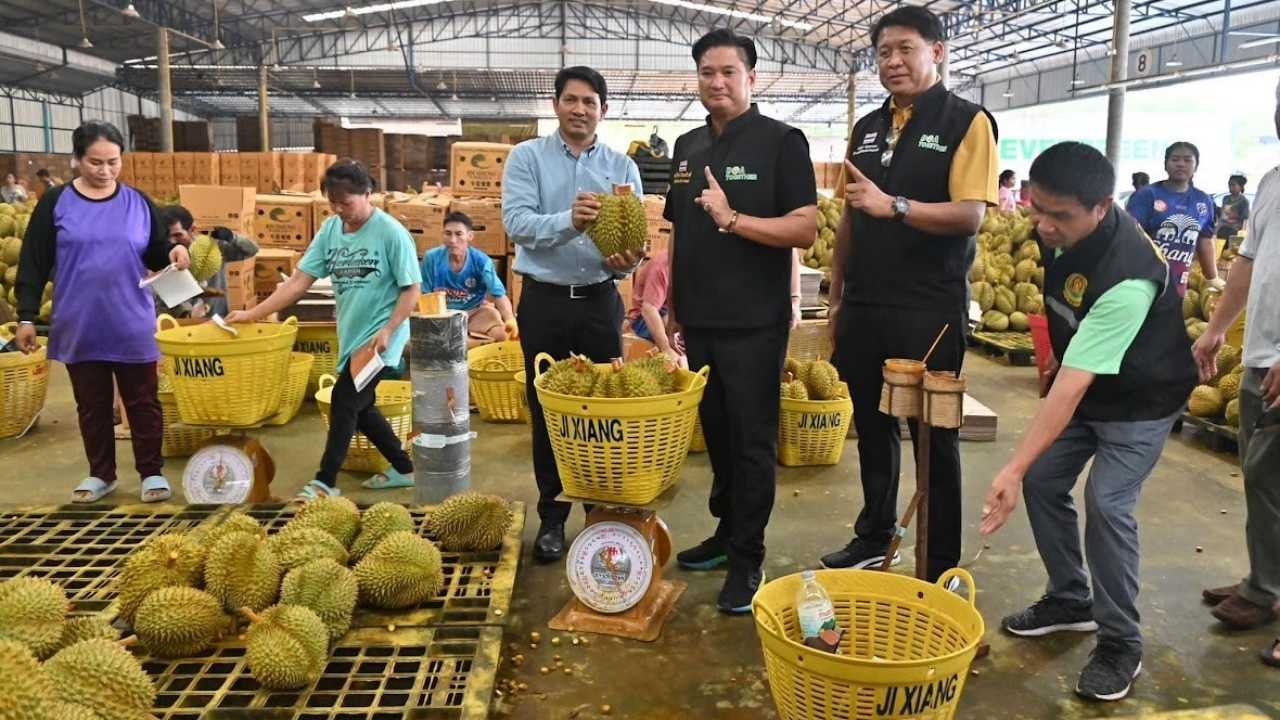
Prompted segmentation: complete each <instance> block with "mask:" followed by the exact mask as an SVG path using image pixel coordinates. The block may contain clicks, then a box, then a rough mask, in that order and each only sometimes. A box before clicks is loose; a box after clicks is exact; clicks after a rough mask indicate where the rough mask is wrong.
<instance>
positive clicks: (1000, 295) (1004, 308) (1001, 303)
mask: <svg viewBox="0 0 1280 720" xmlns="http://www.w3.org/2000/svg"><path fill="white" fill-rule="evenodd" d="M995 293H996V299H995V304H994V305H993V307H994V308H995V309H996V310H999V311H1000V312H1002V313H1004V314H1005V315H1008V314H1009V313H1011V312H1013V311H1014V310H1015V309H1017V305H1018V298H1017V296H1015V295H1014V294H1013V291H1012V290H1010V289H1009V288H1007V287H998V288H996V289H995Z"/></svg>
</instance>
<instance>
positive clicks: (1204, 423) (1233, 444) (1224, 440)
mask: <svg viewBox="0 0 1280 720" xmlns="http://www.w3.org/2000/svg"><path fill="white" fill-rule="evenodd" d="M1217 420H1218V418H1202V417H1196V416H1195V415H1192V414H1191V413H1183V414H1182V420H1181V423H1182V425H1183V426H1184V427H1185V426H1190V427H1191V428H1192V429H1193V430H1195V431H1196V432H1195V433H1194V434H1195V435H1196V436H1197V437H1199V438H1201V439H1203V440H1204V443H1205V444H1206V445H1208V446H1209V448H1210V449H1211V450H1214V451H1215V452H1232V453H1233V452H1235V451H1236V448H1237V447H1238V442H1239V436H1238V435H1237V433H1238V432H1239V430H1238V429H1237V428H1233V427H1231V426H1230V425H1227V424H1226V423H1225V422H1223V423H1221V424H1220V423H1218V422H1216V421H1217ZM1175 427H1176V426H1175ZM1178 429H1180V428H1178Z"/></svg>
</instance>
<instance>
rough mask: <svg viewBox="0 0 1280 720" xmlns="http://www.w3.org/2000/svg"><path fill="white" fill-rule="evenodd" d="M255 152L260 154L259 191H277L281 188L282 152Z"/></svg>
mask: <svg viewBox="0 0 1280 720" xmlns="http://www.w3.org/2000/svg"><path fill="white" fill-rule="evenodd" d="M254 154H255V155H257V156H258V192H260V193H273V192H277V191H278V190H279V188H280V155H281V153H278V152H260V153H254Z"/></svg>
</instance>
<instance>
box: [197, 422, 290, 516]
mask: <svg viewBox="0 0 1280 720" xmlns="http://www.w3.org/2000/svg"><path fill="white" fill-rule="evenodd" d="M275 474H276V464H275V461H274V460H272V459H271V453H269V452H267V449H266V448H265V447H263V446H262V443H260V442H258V441H257V440H256V439H254V438H251V437H249V436H248V435H244V434H242V433H237V434H230V435H215V436H214V437H211V438H209V439H208V440H206V441H205V442H204V444H203V445H202V446H201V447H200V449H198V450H196V451H195V453H194V454H192V456H191V458H190V459H189V460H187V466H186V468H185V469H184V470H183V471H182V492H183V495H185V496H186V498H187V502H188V503H192V504H212V505H240V504H243V503H246V502H250V503H260V502H266V501H267V500H268V498H269V497H270V485H271V481H272V480H273V479H274V478H275Z"/></svg>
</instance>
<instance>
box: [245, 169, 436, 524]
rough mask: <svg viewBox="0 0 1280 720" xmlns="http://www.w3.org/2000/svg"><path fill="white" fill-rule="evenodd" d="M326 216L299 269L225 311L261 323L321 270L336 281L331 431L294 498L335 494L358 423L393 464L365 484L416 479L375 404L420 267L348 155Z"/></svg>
mask: <svg viewBox="0 0 1280 720" xmlns="http://www.w3.org/2000/svg"><path fill="white" fill-rule="evenodd" d="M322 189H323V190H324V194H325V197H326V198H328V200H329V206H330V208H331V209H332V210H333V215H332V216H330V217H329V218H328V219H327V220H325V221H324V224H323V225H321V226H320V229H319V230H318V231H316V237H315V239H314V240H312V241H311V245H310V246H309V247H308V248H307V252H306V253H305V254H304V255H303V256H302V260H301V262H299V263H298V269H297V271H296V272H294V273H293V275H291V276H289V279H288V280H286V281H285V282H283V283H280V284H279V285H278V286H276V290H275V292H273V293H271V296H270V297H268V298H267V299H266V300H263V301H262V302H260V303H258V304H257V305H255V306H254V307H252V308H250V309H248V310H237V311H235V312H233V313H231V314H230V315H228V316H227V322H230V323H251V322H259V321H261V320H262V319H263V318H265V317H267V316H268V315H270V314H271V313H274V312H278V311H280V310H283V309H284V308H286V307H289V306H290V305H293V304H294V303H296V302H297V301H298V300H301V299H302V297H303V296H304V295H306V293H307V290H309V289H310V288H311V285H312V284H313V283H314V282H315V281H316V280H317V279H319V278H324V277H328V278H331V279H332V281H333V292H334V299H335V301H336V302H337V306H338V362H337V365H336V372H337V375H338V380H337V382H336V383H334V385H333V394H332V396H331V397H330V400H329V431H328V434H327V435H326V437H325V442H324V454H323V455H322V456H321V458H320V469H319V470H318V471H317V472H316V474H315V477H314V479H312V480H310V481H309V482H307V484H306V485H304V486H303V487H302V489H301V490H299V491H298V495H297V497H296V498H295V500H297V501H307V500H314V499H315V498H317V497H321V496H326V495H341V494H342V493H341V492H340V491H339V490H338V486H337V478H338V470H339V469H340V468H341V467H342V463H343V462H344V461H345V460H346V459H347V450H348V448H349V447H350V445H351V438H352V437H354V436H355V434H356V431H357V430H358V431H359V432H361V433H363V434H364V436H365V437H367V438H368V439H369V442H371V443H373V445H374V447H376V448H377V449H378V452H379V453H381V454H382V457H384V458H385V459H386V460H387V461H388V462H389V463H390V465H391V466H390V467H389V468H387V469H386V470H385V471H384V472H381V473H377V474H376V475H374V476H373V477H371V478H369V479H366V480H365V481H364V482H362V483H361V485H362V486H363V487H365V488H368V489H370V490H386V489H392V488H405V487H412V486H413V460H412V459H411V458H410V457H409V455H408V453H406V452H405V450H404V447H403V445H402V443H401V440H400V437H399V436H398V435H396V432H395V430H393V429H392V428H391V425H390V424H389V423H388V422H387V419H386V418H385V417H383V416H382V413H381V412H380V411H379V410H378V406H377V389H378V382H379V381H380V380H381V379H382V378H384V377H385V376H387V375H389V374H393V373H396V372H397V371H398V369H399V366H400V362H401V358H402V357H403V356H404V347H405V345H407V344H408V343H409V322H408V320H409V314H410V313H412V312H413V311H414V310H416V309H417V307H418V296H419V294H420V288H421V285H422V274H421V272H420V270H419V268H418V252H417V248H415V247H414V244H413V238H412V237H411V236H410V235H409V231H408V230H405V229H404V226H403V225H401V224H400V223H399V222H397V221H396V220H395V219H394V218H392V217H391V216H390V215H388V214H386V213H385V212H383V211H382V210H379V209H378V208H376V207H374V206H373V204H372V203H371V202H370V199H369V194H370V192H371V191H372V189H373V178H371V177H369V172H368V170H366V169H365V167H364V165H362V164H360V163H358V162H356V161H355V160H339V161H338V162H336V163H334V164H332V165H330V166H329V168H328V169H327V170H325V172H324V182H323V185H322ZM374 355H377V356H379V357H380V358H381V360H382V362H383V363H384V364H385V366H386V367H385V368H384V369H383V370H382V371H381V372H380V373H378V374H377V375H374V376H373V377H372V379H370V380H369V381H368V384H366V385H365V386H364V387H362V388H359V389H357V387H356V383H355V376H356V375H358V374H359V373H360V369H361V368H362V367H364V366H365V365H366V364H367V363H369V362H373V360H372V357H373V356H374ZM375 367H376V365H375Z"/></svg>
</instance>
